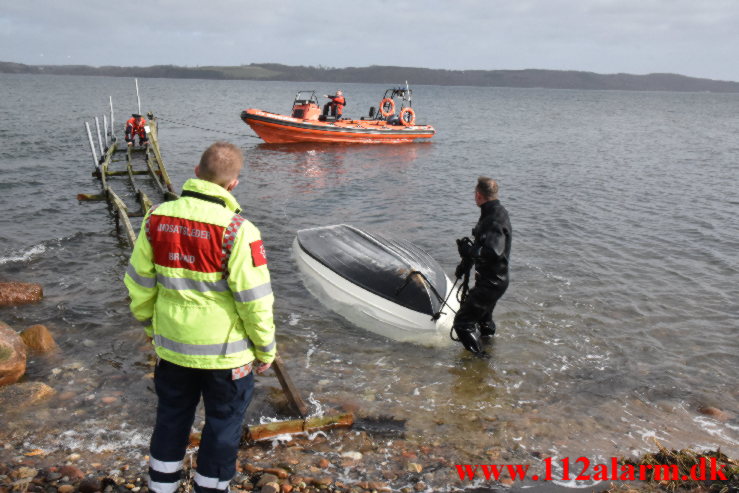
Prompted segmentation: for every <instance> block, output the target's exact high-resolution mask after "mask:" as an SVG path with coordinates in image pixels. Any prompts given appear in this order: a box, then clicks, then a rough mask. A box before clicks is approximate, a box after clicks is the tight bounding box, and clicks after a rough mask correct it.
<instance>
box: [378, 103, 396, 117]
mask: <svg viewBox="0 0 739 493" xmlns="http://www.w3.org/2000/svg"><path fill="white" fill-rule="evenodd" d="M385 106H388V107H389V108H390V109H389V110H388V111H385ZM393 113H395V101H393V100H392V98H385V99H383V100H382V101H380V114H381V115H382V116H384V117H386V118H387V117H388V116H390V115H392V114H393Z"/></svg>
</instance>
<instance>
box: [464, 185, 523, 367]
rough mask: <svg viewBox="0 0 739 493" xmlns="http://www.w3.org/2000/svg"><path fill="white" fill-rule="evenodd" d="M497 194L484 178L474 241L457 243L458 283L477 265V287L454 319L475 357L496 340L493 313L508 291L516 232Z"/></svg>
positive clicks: (477, 197) (477, 192) (478, 196)
mask: <svg viewBox="0 0 739 493" xmlns="http://www.w3.org/2000/svg"><path fill="white" fill-rule="evenodd" d="M483 180H487V181H486V182H483ZM481 184H482V191H481ZM491 190H492V191H491ZM497 192H498V184H497V183H496V182H495V181H494V180H490V179H489V178H483V177H481V178H480V180H478V186H477V187H476V188H475V201H476V203H477V205H478V206H479V207H480V220H479V221H478V222H477V224H476V225H475V227H474V228H473V229H472V236H473V238H474V240H470V239H469V238H467V237H465V238H462V239H461V240H457V247H458V249H459V254H460V256H461V257H462V261H461V262H460V263H459V265H458V266H457V269H456V270H455V272H454V274H455V276H456V277H457V279H458V280H459V279H460V278H462V277H465V280H468V279H469V278H468V276H469V272H470V270H471V268H472V266H473V265H474V266H475V286H474V287H473V288H472V289H470V291H469V293H467V295H466V297H464V298H463V300H462V304H461V306H460V308H459V311H458V312H457V315H456V316H455V317H454V325H453V328H454V331H455V332H456V333H457V337H458V338H459V339H458V340H459V342H461V343H462V344H463V345H464V347H465V349H467V350H468V351H471V352H473V353H475V354H482V353H483V349H482V342H483V341H485V342H487V341H490V340H492V337H493V335H494V334H495V322H493V310H494V309H495V304H496V303H497V302H498V300H499V299H500V297H501V296H503V293H505V291H506V289H508V261H509V259H510V255H511V236H512V233H513V230H512V228H511V221H510V219H509V218H508V211H506V209H505V207H503V205H501V203H500V200H498V198H497V197H498V193H497ZM490 197H495V198H494V199H491V198H490Z"/></svg>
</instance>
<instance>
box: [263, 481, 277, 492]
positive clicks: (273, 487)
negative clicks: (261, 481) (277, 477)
mask: <svg viewBox="0 0 739 493" xmlns="http://www.w3.org/2000/svg"><path fill="white" fill-rule="evenodd" d="M259 491H260V493H280V485H279V484H277V483H275V482H269V483H266V484H265V485H264V486H262V489H261V490H259Z"/></svg>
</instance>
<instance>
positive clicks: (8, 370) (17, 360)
mask: <svg viewBox="0 0 739 493" xmlns="http://www.w3.org/2000/svg"><path fill="white" fill-rule="evenodd" d="M25 372H26V346H25V345H24V344H23V340H22V339H21V338H20V336H19V335H18V334H16V332H15V331H14V330H13V329H9V328H0V386H3V385H9V384H11V383H15V382H17V381H18V379H19V378H20V377H22V376H23V374H24V373H25Z"/></svg>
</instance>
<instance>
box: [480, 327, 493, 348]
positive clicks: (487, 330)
mask: <svg viewBox="0 0 739 493" xmlns="http://www.w3.org/2000/svg"><path fill="white" fill-rule="evenodd" d="M480 336H481V338H482V342H483V344H490V343H491V342H493V336H495V322H485V323H481V324H480Z"/></svg>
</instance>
